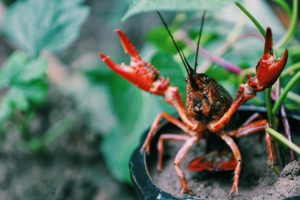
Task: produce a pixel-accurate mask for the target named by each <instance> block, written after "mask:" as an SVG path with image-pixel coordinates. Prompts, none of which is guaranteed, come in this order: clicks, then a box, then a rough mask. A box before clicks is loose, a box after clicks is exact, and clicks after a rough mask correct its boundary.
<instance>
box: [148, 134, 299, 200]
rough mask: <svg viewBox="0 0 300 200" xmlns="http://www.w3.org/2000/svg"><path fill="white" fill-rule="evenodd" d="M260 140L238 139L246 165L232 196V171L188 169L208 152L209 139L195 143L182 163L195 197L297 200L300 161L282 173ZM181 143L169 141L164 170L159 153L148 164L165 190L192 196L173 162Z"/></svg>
mask: <svg viewBox="0 0 300 200" xmlns="http://www.w3.org/2000/svg"><path fill="white" fill-rule="evenodd" d="M162 132H164V130H162ZM168 132H169V130H168ZM175 132H176V130H175ZM260 139H261V135H260V134H257V135H252V136H248V137H246V138H241V139H239V140H238V142H237V143H238V146H239V148H240V151H241V154H242V158H243V166H242V173H241V179H240V184H239V193H238V194H235V195H233V196H231V197H229V196H228V194H229V191H230V189H231V184H232V180H233V172H232V171H230V172H208V171H202V172H193V171H189V170H188V169H187V165H188V163H189V162H190V161H191V160H193V159H194V158H195V157H197V156H199V155H203V154H205V147H206V142H205V141H204V140H202V141H200V142H199V143H198V144H197V145H195V146H194V147H193V148H192V149H191V150H190V152H189V153H188V155H187V156H186V157H185V159H184V161H183V163H182V165H181V166H182V168H183V170H184V172H185V173H186V178H187V182H188V185H189V187H190V189H191V190H192V191H193V194H194V196H193V198H196V199H197V198H199V199H209V200H215V199H234V200H246V199H255V200H262V199H265V200H267V199H269V200H271V199H272V200H273V199H285V198H287V197H295V198H294V199H297V198H298V199H300V161H293V162H290V163H289V164H287V165H286V166H285V167H284V168H283V169H282V171H281V172H280V167H278V166H277V165H276V167H275V168H273V169H271V168H269V166H268V164H267V158H268V157H267V153H266V152H267V151H266V146H265V142H264V140H263V141H260ZM213 145H214V144H213ZM215 145H218V143H215ZM181 146H182V142H180V141H177V142H176V141H168V142H166V143H165V155H164V156H165V161H164V169H163V171H162V172H157V170H156V163H157V159H156V156H155V153H154V154H151V155H150V156H149V157H148V158H150V160H149V161H148V163H150V169H149V170H150V174H151V177H152V180H153V182H154V183H155V184H156V185H157V186H158V187H159V188H161V189H162V190H163V191H165V192H168V193H171V194H172V195H173V196H175V197H178V198H182V197H188V196H185V195H182V194H181V185H180V183H179V180H178V178H177V176H176V174H175V170H174V165H173V159H174V158H175V155H176V154H177V152H178V150H179V149H180V147H181ZM281 148H282V147H281ZM153 149H155V146H153ZM276 171H277V173H276ZM279 172H280V174H279ZM297 196H298V197H297Z"/></svg>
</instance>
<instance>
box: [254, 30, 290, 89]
mask: <svg viewBox="0 0 300 200" xmlns="http://www.w3.org/2000/svg"><path fill="white" fill-rule="evenodd" d="M287 59H288V50H287V49H286V50H285V51H284V54H283V57H282V58H281V59H276V58H275V56H274V53H273V39H272V31H271V29H270V28H267V31H266V40H265V47H264V54H263V56H262V57H261V59H260V60H259V61H258V63H257V65H256V76H254V77H252V78H250V80H249V82H248V85H249V86H250V87H251V88H252V89H253V90H254V91H255V92H258V91H262V90H264V89H265V88H268V87H271V86H272V85H273V84H274V83H275V82H276V80H277V79H278V77H279V75H280V73H281V72H282V70H283V68H284V67H285V65H286V62H287Z"/></svg>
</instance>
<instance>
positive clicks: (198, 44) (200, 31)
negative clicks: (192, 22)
mask: <svg viewBox="0 0 300 200" xmlns="http://www.w3.org/2000/svg"><path fill="white" fill-rule="evenodd" d="M205 13H206V11H204V13H203V15H202V18H201V26H200V29H199V37H198V41H197V50H196V58H195V65H194V72H196V68H197V65H198V54H199V46H200V39H201V36H202V31H203V26H204V18H205Z"/></svg>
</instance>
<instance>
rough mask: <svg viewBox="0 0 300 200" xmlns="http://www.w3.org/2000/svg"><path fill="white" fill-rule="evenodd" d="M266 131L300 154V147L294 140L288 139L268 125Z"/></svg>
mask: <svg viewBox="0 0 300 200" xmlns="http://www.w3.org/2000/svg"><path fill="white" fill-rule="evenodd" d="M266 131H267V132H268V133H269V134H270V135H271V136H272V137H274V138H275V139H277V140H278V141H279V142H281V143H283V144H284V145H286V146H288V147H289V148H290V149H292V150H293V151H295V152H296V153H297V154H299V155H300V147H298V146H297V145H296V144H294V143H293V142H290V141H289V140H288V139H286V138H285V137H284V136H283V135H281V134H280V133H278V132H277V131H275V130H274V129H272V128H270V127H267V128H266Z"/></svg>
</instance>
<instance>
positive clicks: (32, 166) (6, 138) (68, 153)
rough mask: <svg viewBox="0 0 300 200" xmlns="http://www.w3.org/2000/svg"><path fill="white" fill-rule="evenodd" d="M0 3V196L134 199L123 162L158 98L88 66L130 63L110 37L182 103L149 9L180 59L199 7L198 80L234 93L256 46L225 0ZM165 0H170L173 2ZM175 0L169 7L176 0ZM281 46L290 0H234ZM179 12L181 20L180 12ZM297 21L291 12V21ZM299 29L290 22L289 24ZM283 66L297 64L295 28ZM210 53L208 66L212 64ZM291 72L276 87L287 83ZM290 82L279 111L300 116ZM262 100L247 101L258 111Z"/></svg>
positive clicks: (174, 59) (257, 38)
mask: <svg viewBox="0 0 300 200" xmlns="http://www.w3.org/2000/svg"><path fill="white" fill-rule="evenodd" d="M145 2H146V1H145V0H136V1H131V0H64V1H60V0H2V1H1V6H0V22H1V35H0V66H1V67H0V199H5V200H10V199H51V200H53V199H57V200H58V199H75V200H76V199H78V200H79V199H97V200H102V199H103V200H104V199H137V197H136V195H135V193H134V190H133V188H132V187H131V184H130V176H129V168H128V161H129V158H130V154H131V152H132V151H133V149H134V148H135V147H136V146H137V145H138V142H139V139H140V136H141V134H142V132H143V130H145V129H146V128H147V127H149V125H150V124H151V122H152V121H153V119H154V118H155V116H156V115H157V114H158V113H159V112H160V111H162V110H165V111H168V112H170V113H175V111H174V110H173V109H172V108H171V107H170V106H168V105H166V104H165V103H164V102H163V101H162V100H161V98H159V97H153V96H152V95H150V94H148V93H145V92H141V91H140V90H138V89H137V88H135V87H133V86H132V85H130V84H129V83H127V82H126V81H124V80H123V79H121V78H120V77H119V76H118V75H116V74H114V73H113V72H112V71H111V70H110V69H108V68H107V67H106V65H105V64H104V63H103V62H102V61H101V60H100V59H99V58H98V52H99V51H101V52H103V53H105V54H106V55H109V56H110V57H111V58H112V59H113V60H114V61H115V62H117V63H121V62H125V63H128V62H129V61H130V58H129V57H128V55H126V54H125V53H124V51H123V50H122V47H121V45H120V42H119V39H118V37H117V36H116V34H115V33H114V29H116V28H120V29H122V30H123V31H124V32H125V33H126V34H127V35H128V36H129V38H130V39H131V41H132V42H133V43H134V45H135V46H136V49H138V50H139V52H140V53H141V55H142V57H143V58H144V59H145V60H147V61H149V62H151V63H152V64H154V65H155V66H156V67H157V68H158V69H159V70H160V71H161V74H162V75H163V76H166V77H167V76H168V77H170V78H171V83H172V84H174V85H176V86H178V87H179V88H180V91H181V92H182V94H183V95H185V91H184V88H185V72H184V68H183V66H182V65H181V63H180V60H179V59H178V55H177V53H176V50H175V49H174V46H173V44H172V42H171V40H170V38H169V36H168V35H167V32H166V31H165V29H164V28H163V26H162V24H161V22H160V20H159V18H158V17H157V15H156V13H155V12H153V10H156V9H159V10H161V11H162V13H163V16H164V17H165V19H166V21H167V23H168V24H169V26H170V29H171V30H172V32H173V34H174V35H175V38H177V39H178V40H179V45H180V46H181V48H183V49H184V52H185V54H186V56H187V58H188V60H189V61H190V62H192V63H193V62H194V61H193V60H194V58H195V55H194V54H195V51H194V48H193V47H191V45H189V44H191V43H192V44H193V43H194V44H195V42H196V40H197V33H198V29H199V26H200V19H201V15H202V13H203V10H204V9H206V10H207V17H206V20H205V27H204V33H203V37H202V39H201V46H202V47H203V49H204V51H205V52H204V53H202V54H203V55H201V56H200V59H199V67H198V69H197V70H198V72H205V73H207V74H208V75H210V76H213V77H214V78H216V79H217V80H218V81H219V82H220V83H221V84H222V85H223V86H224V87H225V88H226V89H227V90H228V91H229V92H230V93H231V94H232V95H234V94H235V91H236V90H237V88H238V86H239V84H240V83H241V82H242V81H244V80H245V78H246V75H247V74H248V73H252V72H254V67H255V65H256V62H257V61H258V59H259V58H260V55H261V54H262V50H263V49H262V46H263V40H262V37H261V35H260V33H259V31H258V30H257V29H256V28H255V26H254V25H253V24H252V22H251V21H250V20H249V19H247V18H246V17H245V16H244V15H243V13H242V12H241V11H240V10H239V9H238V8H237V7H236V6H235V5H234V3H233V2H232V1H231V0H227V1H221V0H214V1H211V2H207V1H203V0H199V4H197V6H194V3H195V1H193V0H191V1H187V3H186V5H182V3H183V2H181V3H180V2H179V1H176V0H175V1H173V4H172V3H171V4H172V5H170V6H169V7H168V6H166V5H163V4H164V3H161V4H162V5H159V4H160V3H159V1H155V2H156V5H155V4H154V5H153V6H152V7H151V6H149V7H147V6H148V5H147V3H145ZM171 2H172V1H171ZM174 2H175V3H174ZM242 3H243V4H244V5H245V6H246V7H247V9H249V11H250V12H251V13H252V14H253V15H255V17H257V19H258V21H259V22H260V23H261V24H262V25H263V27H264V28H266V27H268V26H269V27H271V28H272V30H273V33H274V39H275V41H279V40H280V39H281V38H282V36H283V35H284V34H285V32H286V30H287V29H288V28H289V26H290V24H291V21H292V19H293V17H292V14H293V1H284V0H278V1H275V0H274V1H261V0H252V1H250V0H249V1H243V2H242ZM184 11H187V12H184ZM296 19H297V15H296ZM296 21H297V20H296ZM296 24H297V25H296V26H295V27H296V28H295V30H294V31H293V35H292V37H291V38H290V39H289V43H288V44H285V46H282V47H281V48H279V49H278V55H281V54H282V52H283V50H284V47H286V46H288V47H289V50H290V59H289V65H293V64H297V63H298V62H299V61H300V44H299V37H300V32H299V21H298V22H296ZM213 56H215V57H213ZM292 76H293V73H291V74H289V75H287V76H286V77H284V79H283V83H285V82H287V81H288V80H289V79H290V77H292ZM299 89H300V87H299V85H297V86H296V87H295V88H293V91H292V92H290V94H289V95H288V98H287V99H286V101H285V103H286V104H285V105H286V107H287V108H288V109H290V110H297V109H298V110H299V105H300V98H299V95H298V94H299ZM264 99H265V97H264V94H260V95H259V96H258V98H256V99H254V100H253V101H252V102H251V104H255V105H260V106H264V105H265V101H264Z"/></svg>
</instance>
